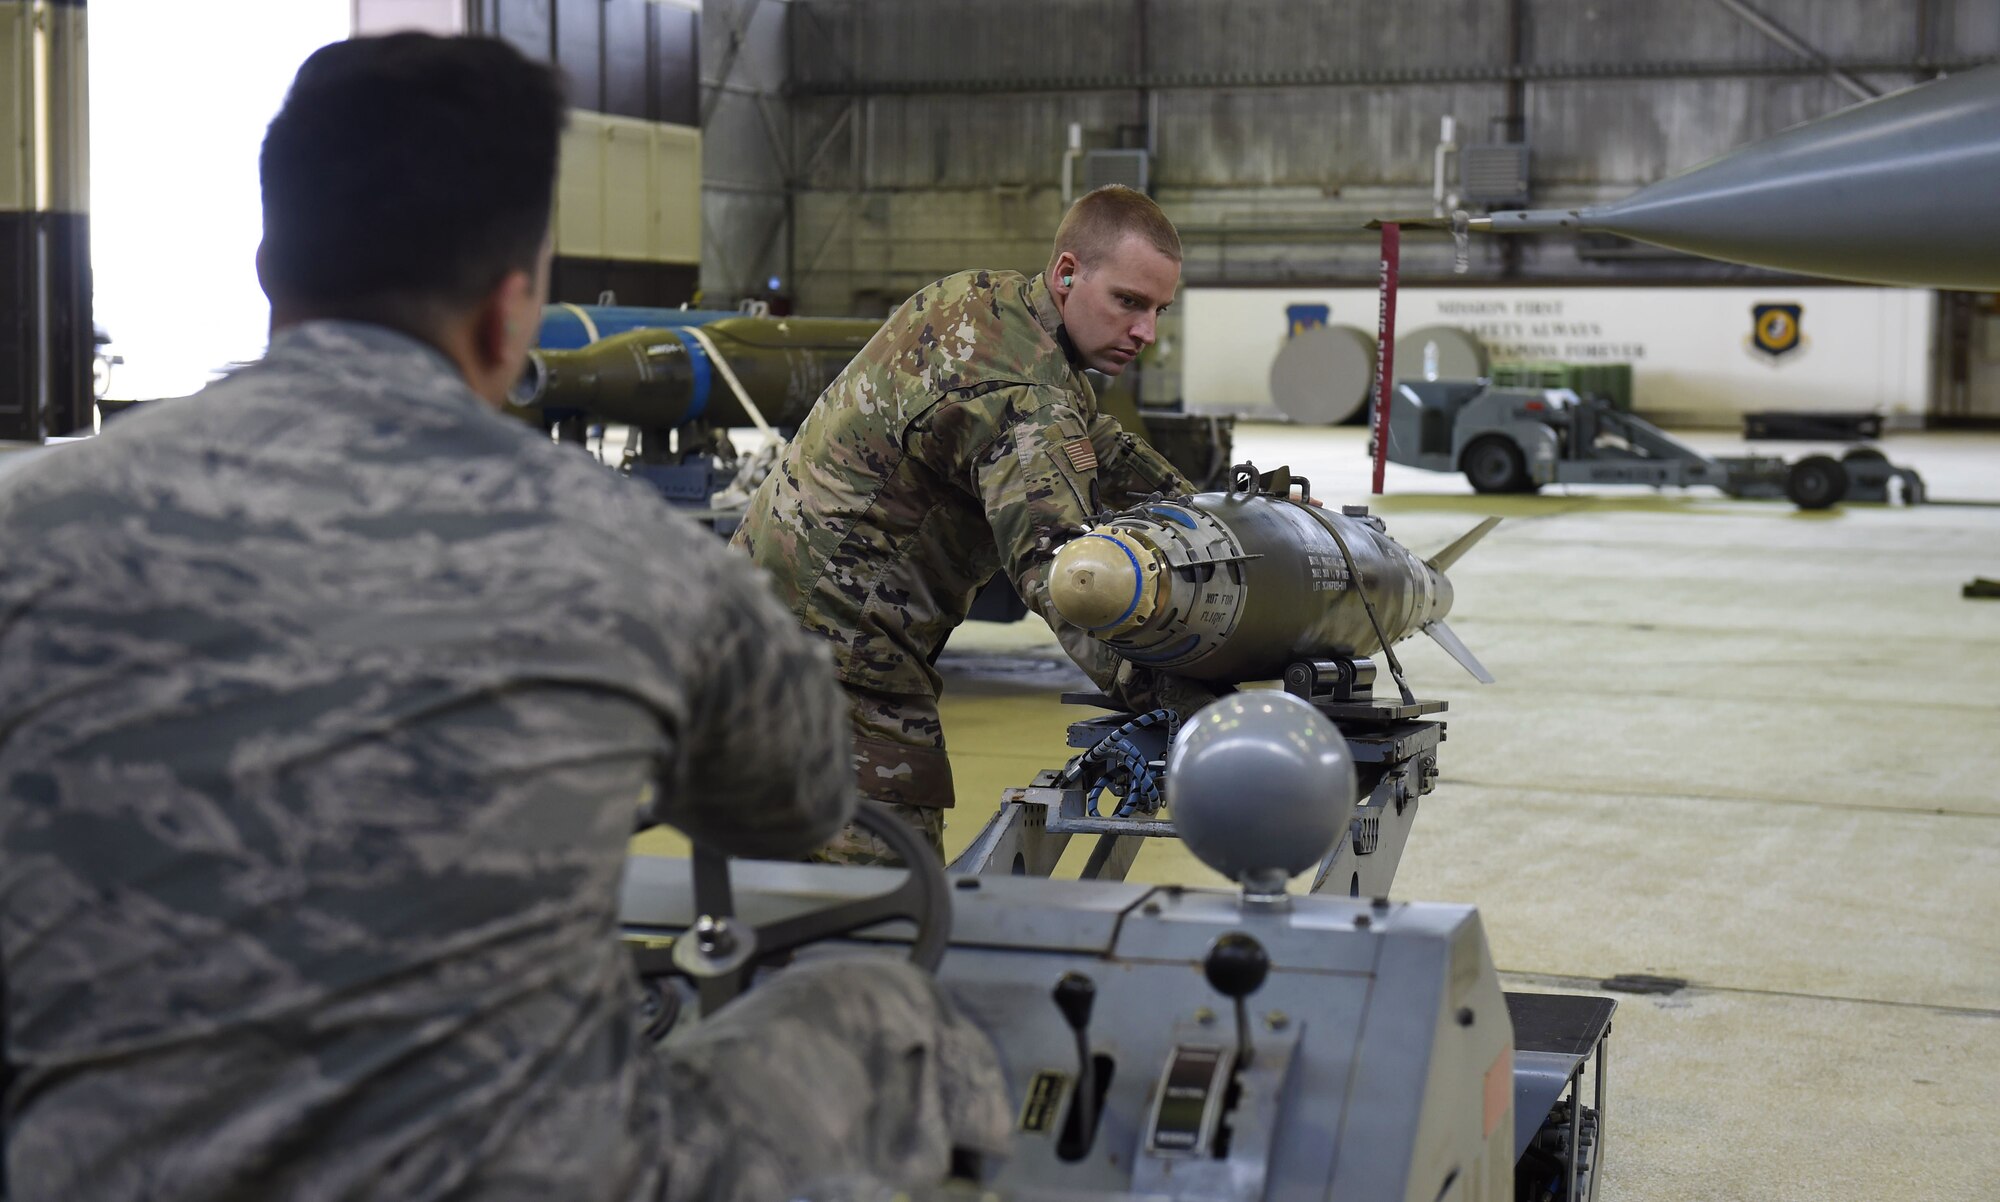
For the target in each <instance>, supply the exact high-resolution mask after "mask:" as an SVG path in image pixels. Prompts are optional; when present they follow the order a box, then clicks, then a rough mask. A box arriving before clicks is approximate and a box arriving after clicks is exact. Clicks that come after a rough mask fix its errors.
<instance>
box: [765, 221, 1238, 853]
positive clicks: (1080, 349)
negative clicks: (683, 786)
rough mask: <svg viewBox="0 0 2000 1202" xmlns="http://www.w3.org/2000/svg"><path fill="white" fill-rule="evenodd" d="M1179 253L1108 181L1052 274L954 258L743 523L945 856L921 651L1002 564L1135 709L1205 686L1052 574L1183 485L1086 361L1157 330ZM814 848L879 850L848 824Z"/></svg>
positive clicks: (1110, 364)
mask: <svg viewBox="0 0 2000 1202" xmlns="http://www.w3.org/2000/svg"><path fill="white" fill-rule="evenodd" d="M1180 259H1181V249H1180V237H1179V235H1178V234H1176V233H1175V231H1174V227H1173V223H1172V222H1170V221H1168V220H1167V217H1166V215H1165V214H1164V213H1162V212H1161V211H1160V209H1159V206H1157V205H1155V204H1154V203H1153V202H1152V200H1150V199H1149V198H1147V197H1146V196H1145V195H1144V194H1143V193H1140V192H1135V191H1133V190H1132V189H1130V188H1122V187H1116V186H1114V187H1109V188H1100V189H1098V190H1097V191H1095V192H1091V193H1089V194H1088V195H1086V196H1084V197H1082V198H1080V199H1079V200H1078V201H1077V202H1076V203H1075V204H1074V205H1072V206H1071V208H1070V211H1069V213H1068V214H1067V215H1066V216H1065V217H1064V219H1063V222H1062V226H1061V228H1060V229H1059V230H1058V231H1057V233H1056V239H1055V247H1054V250H1053V253H1052V254H1051V257H1050V260H1049V265H1048V269H1047V270H1046V271H1044V272H1043V273H1041V274H1039V275H1035V276H1023V275H1020V274H1018V273H1016V272H1011V271H967V272H961V273H960V274H958V275H953V276H947V277H946V278H944V279H942V280H939V281H937V282H936V283H934V284H931V285H930V286H928V287H926V288H925V289H924V290H923V291H921V292H919V293H917V294H916V295H915V296H913V297H911V298H910V299H909V300H908V301H905V302H904V303H903V306H902V308H900V309H898V310H897V311H896V313H895V314H894V315H893V316H892V317H890V318H889V320H888V322H887V323H886V324H884V325H883V327H882V329H881V330H880V331H879V332H877V333H876V335H875V336H874V338H872V339H871V340H870V341H869V343H868V345H867V346H866V347H865V348H863V349H862V351H861V353H860V355H858V356H856V358H855V360H854V362H853V363H851V364H849V365H848V367H847V369H846V370H845V371H843V372H842V373H841V374H840V377H839V378H838V379H836V380H835V381H834V382H833V383H832V384H831V385H830V386H828V388H827V390H826V393H825V394H824V395H823V396H821V397H820V400H819V403H818V404H817V405H815V406H814V408H813V411H812V413H811V414H810V415H809V416H808V417H807V419H806V421H805V424H804V425H803V426H801V427H800V429H799V432H798V436H797V437H796V438H794V439H793V440H792V442H791V444H790V445H789V446H788V447H787V448H786V449H785V452H784V456H783V458H782V459H781V460H780V461H779V463H778V466H777V467H776V468H775V469H774V470H773V471H772V472H771V474H770V476H769V477H768V478H767V479H766V480H765V481H764V483H763V485H762V486H761V487H760V488H759V489H758V490H757V493H756V495H755V496H754V497H752V498H751V501H750V507H749V511H748V513H747V514H746V516H745V520H744V522H743V525H742V526H741V527H740V529H739V530H738V532H737V535H736V540H735V541H736V544H737V545H738V546H740V547H743V548H745V549H747V550H748V551H749V553H750V555H751V557H752V558H753V559H755V560H756V561H757V562H758V563H760V564H762V565H763V566H764V567H765V568H766V569H767V570H768V571H769V572H770V573H771V574H772V576H773V577H774V578H775V579H776V580H777V584H778V595H779V597H780V599H781V600H783V601H784V603H785V604H786V605H787V606H788V607H789V608H790V609H791V611H792V612H793V613H794V614H796V615H798V617H799V618H800V620H801V621H803V622H804V623H805V625H806V627H807V628H808V629H811V630H813V631H815V632H817V633H818V634H820V635H822V636H824V637H825V638H826V639H827V640H828V641H829V642H830V643H831V644H832V646H833V652H834V671H835V674H836V675H837V676H838V677H839V678H840V683H841V685H842V687H844V688H845V689H846V690H847V694H848V698H849V700H850V702H851V705H852V715H853V722H854V765H855V774H856V779H857V782H858V784H859V787H860V790H861V793H862V795H863V796H867V797H873V798H876V799H877V800H880V801H884V802H888V803H890V804H892V805H894V806H895V807H896V808H897V810H898V812H899V814H901V816H902V817H903V818H904V819H905V820H906V821H908V822H909V823H911V825H913V826H915V827H917V828H918V829H919V830H921V831H922V832H924V833H925V834H926V835H927V836H928V837H929V838H930V841H931V843H932V844H933V846H935V847H937V849H938V851H939V854H940V855H941V854H943V841H942V834H943V830H944V809H945V808H946V807H949V806H951V805H952V803H953V796H952V783H951V769H950V765H949V763H948V762H947V761H946V759H945V754H944V738H943V731H942V728H941V726H940V724H939V721H938V709H937V697H938V690H939V685H940V681H939V677H938V674H937V671H936V669H935V668H933V667H932V664H933V662H934V661H935V660H936V658H937V655H938V652H939V651H940V649H942V647H943V646H944V642H945V639H946V638H947V637H948V636H949V635H950V634H951V631H952V629H953V628H954V627H956V626H957V625H958V624H959V623H960V622H962V621H964V620H965V615H966V611H967V610H968V608H969V607H970V606H971V604H972V598H973V595H974V594H975V593H976V592H977V591H978V589H979V587H980V585H982V584H983V583H984V582H985V581H986V580H987V578H988V577H990V576H991V575H992V574H993V573H994V572H995V571H996V570H1004V571H1005V572H1006V573H1007V578H1008V579H1009V580H1011V581H1012V582H1013V584H1014V587H1015V588H1016V589H1017V590H1018V591H1019V592H1020V594H1021V597H1022V598H1023V599H1024V600H1025V601H1027V603H1028V604H1029V606H1031V607H1032V608H1034V609H1035V610H1036V612H1038V613H1040V614H1041V615H1042V616H1043V618H1045V619H1046V620H1047V621H1048V622H1049V624H1050V626H1052V627H1053V628H1054V629H1055V631H1056V633H1057V636H1058V637H1059V638H1060V639H1061V640H1062V642H1063V645H1064V648H1065V649H1066V650H1067V651H1068V652H1069V654H1070V656H1071V657H1072V658H1073V659H1075V660H1076V661H1077V663H1078V664H1079V665H1080V666H1082V667H1083V669H1084V670H1085V671H1086V672H1088V673H1089V674H1090V676H1091V678H1092V679H1093V680H1095V681H1096V682H1097V684H1098V685H1099V686H1100V687H1103V688H1106V689H1108V690H1111V691H1112V692H1113V694H1114V695H1115V696H1118V697H1120V699H1121V700H1124V701H1125V702H1126V703H1127V704H1128V705H1131V706H1133V707H1134V708H1141V709H1147V708H1152V707H1154V706H1155V705H1160V704H1166V705H1172V706H1174V707H1175V708H1180V709H1193V708H1195V707H1198V706H1199V705H1200V704H1201V703H1202V702H1204V701H1206V700H1208V699H1209V697H1210V694H1209V693H1208V692H1207V691H1206V690H1205V689H1203V688H1201V687H1200V686H1199V685H1196V684H1195V683H1194V682H1191V681H1186V680H1181V679H1179V678H1175V677H1168V676H1163V675H1156V674H1154V673H1152V672H1150V671H1147V670H1144V669H1140V668H1137V667H1135V666H1133V665H1130V664H1126V663H1123V662H1122V661H1120V660H1118V659H1117V658H1116V657H1115V656H1114V655H1113V654H1112V653H1111V652H1110V651H1108V650H1107V649H1105V648H1104V647H1103V645H1102V644H1099V643H1096V642H1094V641H1092V640H1091V639H1090V638H1089V637H1088V636H1086V635H1085V634H1084V632H1083V631H1081V630H1078V629H1077V628H1075V627H1072V626H1069V625H1067V624H1065V623H1064V622H1062V621H1061V620H1060V619H1059V618H1058V617H1057V616H1056V613H1055V610H1054V608H1053V607H1052V606H1051V605H1050V603H1049V600H1048V597H1047V595H1046V593H1045V590H1044V586H1045V583H1046V582H1045V581H1044V579H1043V574H1044V572H1045V571H1046V569H1047V566H1048V563H1049V561H1050V559H1051V558H1052V556H1053V554H1054V551H1055V549H1056V548H1057V547H1058V546H1060V545H1061V544H1062V543H1063V542H1064V541H1065V540H1066V539H1068V538H1071V537H1072V536H1074V535H1076V534H1079V533H1081V532H1082V531H1083V529H1084V528H1085V526H1086V524H1087V522H1088V520H1089V518H1090V516H1091V515H1092V514H1094V513H1097V512H1100V511H1102V510H1105V509H1112V508H1122V507H1124V506H1125V505H1126V504H1127V503H1129V501H1130V500H1131V499H1132V498H1134V497H1136V496H1143V495H1145V494H1149V493H1153V492H1166V493H1176V492H1186V491H1188V488H1187V484H1186V482H1185V481H1184V480H1182V479H1181V477H1180V475H1179V474H1178V473H1176V472H1175V471H1174V469H1173V468H1172V467H1171V466H1169V465H1168V463H1167V461H1166V460H1165V459H1164V458H1163V457H1161V456H1160V454H1159V453H1158V452H1156V451H1154V450H1153V449H1152V448H1151V447H1150V446H1148V445H1146V444H1145V443H1144V442H1141V441H1140V440H1138V439H1136V438H1134V437H1133V436H1132V435H1130V434H1128V433H1126V432H1124V431H1123V430H1121V429H1120V428H1119V426H1118V423H1117V422H1116V421H1115V420H1114V419H1112V418H1110V417H1107V416H1105V415H1103V414H1100V413H1099V412H1098V409H1097V397H1096V394H1095V393H1094V392H1093V391H1092V390H1091V386H1090V382H1089V380H1088V379H1086V378H1085V376H1084V374H1083V372H1084V369H1085V368H1093V369H1095V370H1097V371H1100V372H1103V373H1105V374H1106V375H1112V376H1115V375H1117V374H1119V373H1120V372H1122V371H1124V370H1125V368H1126V367H1127V366H1129V365H1130V364H1131V363H1132V361H1133V360H1134V359H1136V358H1137V357H1138V355H1139V352H1140V351H1142V350H1144V349H1145V348H1146V347H1147V346H1148V345H1150V344H1151V343H1152V342H1153V340H1154V337H1155V329H1154V323H1155V321H1156V319H1157V318H1158V317H1159V315H1160V313H1161V312H1163V311H1164V310H1165V309H1166V308H1167V306H1168V305H1169V304H1170V303H1171V302H1172V301H1173V298H1174V290H1175V289H1176V288H1177V287H1178V286H1179V283H1180ZM821 854H822V857H823V858H827V859H834V860H842V861H848V862H863V863H865V862H874V861H878V860H882V859H885V858H888V857H889V855H890V853H889V852H888V849H887V848H886V847H885V846H883V845H882V844H881V842H880V841H879V840H877V839H875V838H874V837H873V836H870V835H868V834H867V833H866V832H863V831H859V830H857V829H855V828H852V827H849V828H848V829H847V830H846V831H844V832H843V833H842V836H841V838H840V839H839V840H838V841H836V843H835V844H834V845H832V846H831V847H830V848H828V849H826V851H824V852H823V853H821Z"/></svg>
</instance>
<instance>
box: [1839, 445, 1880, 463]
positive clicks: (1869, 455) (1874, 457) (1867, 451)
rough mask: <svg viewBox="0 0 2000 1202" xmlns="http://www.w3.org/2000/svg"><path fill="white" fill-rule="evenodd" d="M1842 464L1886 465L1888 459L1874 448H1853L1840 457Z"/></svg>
mask: <svg viewBox="0 0 2000 1202" xmlns="http://www.w3.org/2000/svg"><path fill="white" fill-rule="evenodd" d="M1840 461H1841V462H1842V463H1855V462H1861V463H1887V462H1889V457H1888V456H1887V455H1884V454H1883V453H1882V452H1880V451H1878V450H1876V449H1875V448H1874V447H1855V448H1854V449H1853V450H1851V451H1849V452H1847V454H1845V455H1842V456H1841V457H1840Z"/></svg>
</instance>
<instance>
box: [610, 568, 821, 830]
mask: <svg viewBox="0 0 2000 1202" xmlns="http://www.w3.org/2000/svg"><path fill="white" fill-rule="evenodd" d="M704 550H707V548H704ZM704 558H706V559H707V560H708V566H709V568H710V571H709V573H708V574H709V575H710V577H711V579H712V581H713V585H714V587H713V588H712V590H711V597H712V602H713V608H712V609H711V610H710V613H711V620H710V621H709V623H707V629H706V631H704V632H703V633H704V634H705V635H706V639H707V643H708V647H707V651H706V652H705V654H704V655H703V657H702V659H703V662H704V664H705V665H706V670H705V672H704V674H703V676H702V678H701V679H700V681H699V682H698V683H696V684H695V685H694V686H693V687H692V688H691V689H690V695H689V698H688V717H687V724H688V729H687V730H685V731H684V732H681V733H682V738H681V740H680V743H681V749H682V750H681V754H680V757H679V762H678V764H677V766H676V767H677V769H678V776H679V779H678V780H673V781H669V782H664V787H663V788H662V789H661V791H660V800H659V802H658V804H656V805H654V806H652V807H650V808H649V811H648V813H647V817H649V818H651V819H652V820H654V821H658V822H666V823H669V824H671V825H673V826H675V827H677V828H679V829H680V830H681V831H682V832H683V833H685V834H686V835H687V836H688V837H689V838H690V839H697V840H701V841H703V842H705V843H709V844H712V845H713V846H715V847H716V848H717V849H719V850H721V851H723V852H725V853H727V854H730V855H739V856H755V857H781V856H794V855H800V854H803V853H805V852H807V851H810V850H812V849H813V848H815V847H818V846H820V845H822V844H824V843H826V842H827V841H828V840H829V839H831V838H833V836H834V835H835V834H836V833H838V832H839V830H840V828H841V825H842V824H843V823H845V822H846V821H847V819H848V818H849V817H850V816H852V814H853V811H854V771H853V768H852V766H851V756H852V750H851V745H850V740H851V737H852V736H851V735H850V734H849V732H848V722H847V702H846V699H845V697H844V695H843V694H842V693H841V691H840V688H839V686H838V685H836V684H835V683H834V678H833V665H832V663H831V662H830V660H829V658H828V655H827V652H826V648H825V647H824V645H822V643H821V641H820V640H819V639H816V638H814V637H813V636H812V635H810V634H808V633H807V632H806V631H805V629H804V628H803V627H801V626H800V625H799V623H798V620H797V619H796V618H794V617H792V616H791V615H790V614H788V613H786V612H785V611H784V608H783V607H782V606H780V605H779V604H778V601H777V598H775V597H773V596H772V595H771V590H770V586H769V585H768V584H767V583H766V582H765V580H764V576H763V573H762V572H761V571H760V570H759V569H758V568H757V567H756V565H754V564H752V563H750V562H749V561H748V560H746V559H744V558H742V557H741V556H738V555H735V554H730V553H727V552H725V550H724V549H723V547H722V544H721V543H720V542H717V543H716V545H715V547H714V548H713V554H712V555H707V556H705V557H704ZM687 566H691V565H683V567H684V568H685V567H687Z"/></svg>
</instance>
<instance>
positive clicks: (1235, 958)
mask: <svg viewBox="0 0 2000 1202" xmlns="http://www.w3.org/2000/svg"><path fill="white" fill-rule="evenodd" d="M1201 971H1202V975H1204V976H1206V977H1207V978H1208V983H1209V984H1210V985H1213V986H1215V991H1216V992H1217V993H1219V994H1221V995H1222V996H1224V997H1226V998H1229V999H1231V1000H1233V1001H1234V1002H1235V1003H1236V1066H1237V1068H1238V1069H1246V1068H1249V1067H1250V1061H1251V1048H1250V1015H1249V1011H1248V1009H1247V1008H1246V1007H1245V1006H1244V1004H1243V1003H1244V999H1246V998H1248V997H1249V996H1250V995H1251V994H1253V993H1255V992H1257V990H1259V989H1260V988H1262V987H1263V985H1264V978H1265V977H1267V976H1269V975H1270V972H1271V955H1270V953H1269V952H1266V951H1265V950H1264V945H1263V944H1261V943H1259V942H1257V941H1256V940H1255V939H1252V938H1251V937H1250V936H1248V935H1245V934H1244V933H1243V932H1241V931H1231V932H1229V933H1228V934H1227V935H1223V936H1221V937H1220V938H1218V939H1217V940H1216V941H1215V942H1214V943H1213V944H1211V945H1209V949H1208V956H1207V958H1206V959H1204V960H1203V961H1202V965H1201Z"/></svg>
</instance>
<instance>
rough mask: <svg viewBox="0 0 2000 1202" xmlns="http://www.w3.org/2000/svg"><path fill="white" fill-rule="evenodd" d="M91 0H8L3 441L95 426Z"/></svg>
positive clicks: (2, 131)
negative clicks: (87, 4)
mask: <svg viewBox="0 0 2000 1202" xmlns="http://www.w3.org/2000/svg"><path fill="white" fill-rule="evenodd" d="M85 48H86V41H85V21H84V4H83V0H0V81H4V83H0V87H4V89H5V90H4V94H0V142H4V145H5V147H6V150H5V151H0V154H4V155H5V156H6V157H5V159H4V160H0V314H5V315H6V317H5V318H0V439H9V440H20V441H27V442H39V441H41V440H42V439H43V438H44V437H46V436H47V435H50V434H68V433H71V432H73V431H76V430H78V429H84V428H87V427H88V426H89V424H90V405H91V400H92V396H91V358H92V353H93V349H94V344H93V341H92V339H91V316H90V234H89V217H88V210H89V194H90V137H89V132H88V125H87V122H88V118H89V111H90V109H89V90H88V86H87V80H88V75H87V71H88V64H87V57H86V49H85Z"/></svg>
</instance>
